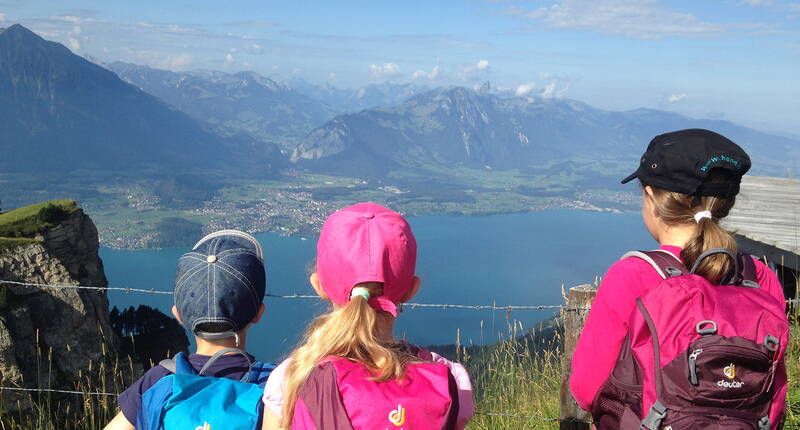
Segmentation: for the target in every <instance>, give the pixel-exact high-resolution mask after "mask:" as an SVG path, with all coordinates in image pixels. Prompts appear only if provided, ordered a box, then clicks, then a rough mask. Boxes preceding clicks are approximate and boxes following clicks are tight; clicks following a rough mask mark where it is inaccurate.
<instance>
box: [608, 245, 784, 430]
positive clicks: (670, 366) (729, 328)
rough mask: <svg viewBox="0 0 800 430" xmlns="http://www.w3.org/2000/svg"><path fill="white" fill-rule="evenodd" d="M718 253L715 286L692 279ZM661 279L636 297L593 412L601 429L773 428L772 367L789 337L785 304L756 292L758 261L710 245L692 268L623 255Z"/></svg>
mask: <svg viewBox="0 0 800 430" xmlns="http://www.w3.org/2000/svg"><path fill="white" fill-rule="evenodd" d="M717 253H724V254H726V255H728V256H729V257H730V258H731V259H732V260H733V261H734V265H735V267H734V270H733V271H732V272H731V274H730V275H728V276H727V277H726V279H723V281H722V282H721V283H720V285H713V284H711V283H710V282H708V281H707V280H706V279H705V278H703V277H701V276H699V275H695V274H694V271H695V269H696V268H697V266H698V264H699V263H700V261H701V260H702V259H703V258H705V257H707V256H709V255H711V254H717ZM628 257H635V258H641V259H642V260H644V261H646V262H648V263H649V264H650V265H651V266H653V268H654V269H655V270H656V271H658V273H659V275H661V277H662V278H663V279H664V280H662V281H660V282H659V283H658V284H657V285H655V286H654V287H653V288H651V289H649V290H648V291H647V292H646V293H645V294H643V295H642V296H641V297H640V298H639V299H637V301H636V308H635V309H634V310H633V312H632V313H631V317H630V321H629V323H628V336H627V337H626V339H625V343H624V344H623V346H622V349H621V350H620V354H619V357H618V359H617V364H616V366H615V367H614V370H613V371H612V373H611V376H609V378H608V380H606V382H605V383H604V384H603V386H602V387H601V388H600V391H599V392H598V394H597V397H596V398H595V401H594V403H593V404H594V406H593V408H592V416H593V418H594V422H595V425H596V426H597V428H598V429H600V430H605V429H622V430H627V429H633V430H637V429H639V430H656V429H667V430H684V429H713V430H717V429H719V430H721V429H727V430H744V429H747V430H769V429H770V428H774V425H775V423H771V422H770V418H769V412H770V405H771V401H772V397H773V385H772V382H773V378H774V375H775V370H776V367H777V365H778V363H780V362H781V361H782V360H783V353H784V351H785V348H786V344H787V342H788V336H789V326H788V322H787V318H786V314H785V303H783V302H781V301H779V300H776V299H775V297H773V296H771V295H770V294H769V293H767V292H766V291H764V290H762V289H761V288H760V287H759V285H758V282H757V279H756V270H755V262H754V261H753V259H752V257H750V256H748V255H744V254H737V255H734V254H733V253H732V252H730V251H728V250H726V249H712V250H710V251H707V252H704V253H703V254H701V255H700V257H699V258H698V259H697V261H696V262H695V264H694V267H692V269H691V270H686V268H685V267H684V265H683V264H682V263H681V262H680V260H679V259H678V258H677V257H675V256H674V255H672V254H671V253H669V252H667V251H664V250H657V251H648V252H640V251H635V252H629V253H627V254H625V255H624V256H623V258H628Z"/></svg>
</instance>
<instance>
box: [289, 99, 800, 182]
mask: <svg viewBox="0 0 800 430" xmlns="http://www.w3.org/2000/svg"><path fill="white" fill-rule="evenodd" d="M682 128H712V129H716V130H717V131H719V132H721V133H723V134H726V135H728V134H729V135H731V138H733V139H734V141H741V142H740V143H742V145H743V146H744V147H745V148H746V149H748V150H750V151H751V152H752V153H753V156H754V158H755V159H757V160H758V161H760V162H762V163H763V164H762V166H761V167H763V169H762V170H760V171H761V172H762V173H763V172H764V171H769V170H775V169H777V168H778V167H781V166H787V165H790V164H791V160H798V159H800V153H798V152H797V151H796V150H795V151H792V150H791V149H792V148H797V147H800V142H797V141H793V140H792V139H789V138H785V137H782V136H775V135H770V134H767V133H762V132H759V131H757V130H753V129H749V128H746V127H742V126H739V125H737V124H734V123H731V122H728V121H722V120H706V119H692V118H688V117H686V116H683V115H680V114H677V113H674V112H667V111H660V110H656V109H646V108H640V109H634V110H630V111H622V112H617V111H605V110H602V109H598V108H595V107H592V106H591V105H588V104H586V103H583V102H580V101H577V100H570V99H556V98H542V97H521V96H513V95H508V94H503V93H486V92H480V91H475V90H472V89H468V88H464V87H448V88H439V89H434V90H430V91H427V92H424V93H421V94H417V95H415V96H413V97H411V98H409V99H408V100H407V101H405V102H404V103H402V104H400V105H398V106H395V107H390V108H374V109H366V110H363V111H361V112H358V113H353V114H346V115H340V116H337V117H335V118H334V119H332V120H331V121H329V122H328V123H326V124H324V125H322V126H321V127H319V128H317V129H315V130H313V131H312V132H311V133H309V135H308V136H306V137H305V138H304V139H303V140H302V141H301V142H300V143H299V144H298V146H297V147H296V148H295V150H294V151H293V153H292V156H291V161H292V162H294V163H296V164H298V165H305V166H309V168H312V169H314V168H322V169H324V170H331V171H337V170H343V169H345V168H357V169H358V168H361V169H363V168H367V167H368V165H369V163H371V162H372V163H384V162H387V161H388V162H390V163H393V164H394V165H396V166H403V165H406V166H410V165H415V164H419V162H421V161H422V162H424V161H433V162H435V163H437V164H441V165H460V166H464V167H471V168H498V169H514V168H526V167H529V166H532V165H535V164H537V163H544V162H551V161H555V160H558V159H562V158H565V157H567V158H570V157H577V158H584V159H586V161H591V160H618V161H631V160H635V159H638V156H639V154H640V153H641V152H642V151H643V149H644V147H645V146H646V143H647V142H649V140H650V139H651V138H652V137H654V136H656V135H658V134H661V133H664V132H667V131H672V130H677V129H682ZM737 139H738V140H737ZM787 155H788V159H787V157H786V156H787ZM325 159H330V160H332V161H333V162H332V163H331V164H335V165H336V167H335V168H332V169H331V168H326V167H325V164H326V163H325V162H324V161H325ZM343 163H344V165H347V166H344V165H343ZM757 171H759V170H758V169H757Z"/></svg>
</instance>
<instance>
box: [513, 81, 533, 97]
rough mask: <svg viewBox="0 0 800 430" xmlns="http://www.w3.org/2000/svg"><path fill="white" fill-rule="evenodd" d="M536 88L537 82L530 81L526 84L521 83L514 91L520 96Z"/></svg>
mask: <svg viewBox="0 0 800 430" xmlns="http://www.w3.org/2000/svg"><path fill="white" fill-rule="evenodd" d="M534 89H536V83H534V82H528V83H526V84H521V85H520V86H518V87H517V90H516V91H515V92H514V93H515V94H516V95H518V96H526V95H528V94H530V92H531V91H533V90H534Z"/></svg>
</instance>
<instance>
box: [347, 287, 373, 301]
mask: <svg viewBox="0 0 800 430" xmlns="http://www.w3.org/2000/svg"><path fill="white" fill-rule="evenodd" d="M359 296H360V297H363V298H364V300H369V298H370V293H369V290H368V289H366V288H364V287H355V288H353V290H352V291H350V298H351V299H352V298H353V297H359Z"/></svg>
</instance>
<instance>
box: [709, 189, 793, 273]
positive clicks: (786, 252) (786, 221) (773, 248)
mask: <svg viewBox="0 0 800 430" xmlns="http://www.w3.org/2000/svg"><path fill="white" fill-rule="evenodd" d="M722 226H723V227H725V228H726V229H728V230H730V231H732V232H734V233H735V234H736V235H737V236H739V239H740V242H742V243H741V245H742V246H743V250H745V251H747V252H751V253H753V254H756V255H766V256H768V258H769V257H772V258H781V259H783V260H785V261H787V262H788V261H789V260H794V261H795V263H794V264H791V265H789V267H793V268H795V269H796V267H797V263H796V261H797V260H798V258H800V181H798V180H794V179H790V178H766V177H758V176H745V177H744V178H742V185H741V191H740V193H739V195H738V196H737V197H736V205H734V208H733V209H732V210H731V212H730V214H729V215H728V216H727V217H726V218H724V219H723V220H722ZM743 239H747V240H743ZM747 248H751V249H750V250H748V249H747Z"/></svg>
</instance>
